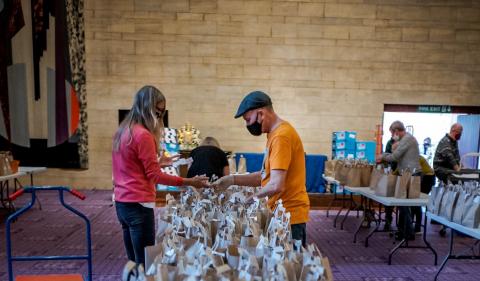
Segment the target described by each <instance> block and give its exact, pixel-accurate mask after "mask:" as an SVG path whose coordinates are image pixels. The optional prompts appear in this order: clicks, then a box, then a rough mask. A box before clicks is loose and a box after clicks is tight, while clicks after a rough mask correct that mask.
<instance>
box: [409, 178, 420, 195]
mask: <svg viewBox="0 0 480 281" xmlns="http://www.w3.org/2000/svg"><path fill="white" fill-rule="evenodd" d="M420 193H421V178H420V176H412V177H410V183H409V184H408V192H407V196H408V199H416V198H420Z"/></svg>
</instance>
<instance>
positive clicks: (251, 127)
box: [247, 121, 262, 136]
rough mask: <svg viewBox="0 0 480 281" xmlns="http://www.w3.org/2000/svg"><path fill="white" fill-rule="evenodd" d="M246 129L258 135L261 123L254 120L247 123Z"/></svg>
mask: <svg viewBox="0 0 480 281" xmlns="http://www.w3.org/2000/svg"><path fill="white" fill-rule="evenodd" d="M247 130H248V131H249V132H250V134H252V135H254V136H260V135H261V134H262V124H260V123H258V122H257V121H255V122H253V124H251V125H247Z"/></svg>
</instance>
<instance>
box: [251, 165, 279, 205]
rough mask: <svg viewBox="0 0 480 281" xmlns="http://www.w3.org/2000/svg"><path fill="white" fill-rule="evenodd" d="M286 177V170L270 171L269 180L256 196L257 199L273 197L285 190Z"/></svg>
mask: <svg viewBox="0 0 480 281" xmlns="http://www.w3.org/2000/svg"><path fill="white" fill-rule="evenodd" d="M286 177H287V171H286V170H271V171H270V180H269V181H268V183H267V184H266V185H265V186H264V187H263V188H262V189H260V190H259V191H258V192H257V194H255V196H256V197H258V198H263V197H265V196H269V197H271V196H273V195H275V194H278V193H280V192H282V191H283V189H284V188H285V178H286Z"/></svg>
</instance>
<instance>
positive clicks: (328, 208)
mask: <svg viewBox="0 0 480 281" xmlns="http://www.w3.org/2000/svg"><path fill="white" fill-rule="evenodd" d="M332 186H335V184H332ZM332 190H333V199H332V201H330V204H328V207H327V218H328V216H329V212H330V209H331V208H332V205H333V202H335V201H337V189H336V188H333V189H332Z"/></svg>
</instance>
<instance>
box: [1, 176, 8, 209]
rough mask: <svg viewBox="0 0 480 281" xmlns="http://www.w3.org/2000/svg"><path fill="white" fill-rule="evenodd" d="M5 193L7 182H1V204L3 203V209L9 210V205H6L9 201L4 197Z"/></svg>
mask: <svg viewBox="0 0 480 281" xmlns="http://www.w3.org/2000/svg"><path fill="white" fill-rule="evenodd" d="M4 193H5V182H4V181H0V202H1V203H2V206H3V208H5V209H7V205H6V204H5V203H6V201H7V200H6V199H5V198H4V197H3V194H4ZM7 199H8V198H7Z"/></svg>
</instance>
